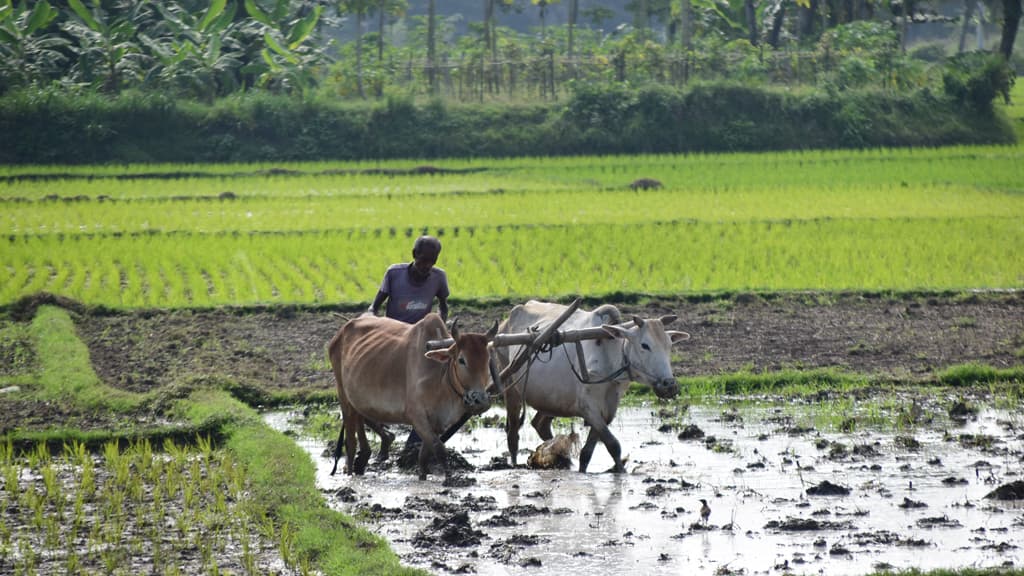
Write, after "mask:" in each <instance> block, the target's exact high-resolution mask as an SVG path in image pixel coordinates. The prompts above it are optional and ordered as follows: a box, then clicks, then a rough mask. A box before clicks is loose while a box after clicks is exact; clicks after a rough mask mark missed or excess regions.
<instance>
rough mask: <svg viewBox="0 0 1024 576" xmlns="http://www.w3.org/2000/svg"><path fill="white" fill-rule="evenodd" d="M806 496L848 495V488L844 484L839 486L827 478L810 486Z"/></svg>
mask: <svg viewBox="0 0 1024 576" xmlns="http://www.w3.org/2000/svg"><path fill="white" fill-rule="evenodd" d="M807 495H808V496H849V495H850V489H849V488H847V487H846V486H840V485H838V484H833V483H831V482H829V481H828V480H825V481H824V482H822V483H821V484H818V485H817V486H811V487H810V488H808V489H807Z"/></svg>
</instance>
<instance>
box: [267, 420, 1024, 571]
mask: <svg viewBox="0 0 1024 576" xmlns="http://www.w3.org/2000/svg"><path fill="white" fill-rule="evenodd" d="M792 409H793V407H792V406H789V407H786V410H787V411H791V410H792ZM493 413H495V414H500V411H494V412H493ZM779 413H780V408H779V407H775V406H767V407H755V408H749V409H745V410H744V411H743V412H742V414H740V415H739V416H740V417H739V418H734V417H727V418H724V417H723V416H722V409H721V408H718V407H714V406H694V407H692V408H691V409H690V412H689V414H688V415H687V416H685V417H684V418H683V420H684V423H692V424H695V425H696V426H698V427H699V428H701V429H702V430H703V431H704V432H705V434H706V437H705V438H704V439H703V440H694V441H680V440H678V439H677V438H676V434H677V433H678V430H671V431H663V432H660V431H658V428H659V426H660V425H661V424H662V422H661V420H660V419H659V418H658V417H657V416H656V415H655V414H654V412H653V411H652V410H651V409H648V408H625V409H622V410H621V411H620V414H619V417H618V418H617V419H616V421H615V423H614V424H613V426H612V428H613V430H614V432H615V434H616V436H617V437H618V438H619V441H620V442H621V444H622V446H623V454H624V455H628V458H629V460H628V462H627V464H626V467H627V470H629V471H630V472H629V473H628V474H623V475H614V474H604V473H600V472H598V471H601V470H606V469H608V468H610V467H611V466H612V460H611V458H610V457H609V456H608V455H607V453H606V452H605V451H604V449H603V446H599V447H598V448H597V450H596V451H595V453H594V458H593V460H592V461H591V465H590V470H591V471H592V472H591V473H587V474H579V473H578V472H575V471H534V470H526V469H520V470H505V471H488V472H474V473H473V474H472V476H473V477H474V478H475V479H476V482H477V484H476V485H474V486H470V487H468V488H457V489H450V490H445V489H443V488H442V486H441V481H440V478H438V477H437V476H436V475H431V476H430V477H429V479H428V480H427V481H425V482H420V481H418V480H416V477H415V475H411V474H404V473H400V472H396V471H386V472H373V471H371V472H370V473H369V474H368V475H367V476H364V477H350V476H344V475H341V474H339V475H337V476H334V477H332V476H329V475H328V472H329V471H330V468H331V465H332V461H331V459H330V458H324V457H322V456H321V453H322V452H323V451H324V449H325V446H324V444H323V443H319V442H313V441H308V440H300V443H301V444H302V446H303V447H304V448H305V449H306V450H307V451H309V453H310V455H311V457H312V458H313V460H314V462H316V463H317V468H318V474H317V481H318V483H319V485H320V486H321V488H322V489H324V490H325V491H327V492H334V491H335V490H337V489H338V488H341V487H349V488H352V489H353V490H354V491H355V493H356V495H357V498H358V500H357V501H356V502H354V503H346V502H341V501H339V500H338V499H335V498H330V500H331V505H332V506H335V507H337V508H338V509H340V510H343V511H345V512H348V513H355V512H356V510H357V509H358V508H365V507H368V506H371V505H373V504H379V505H380V506H384V507H387V508H401V507H403V506H404V505H405V503H406V500H407V498H411V497H419V498H424V499H429V500H439V501H444V502H460V501H461V500H462V499H463V498H464V497H465V496H466V495H467V494H468V495H472V496H474V497H477V498H479V497H483V496H489V497H493V498H494V499H495V505H494V507H493V508H492V509H489V510H479V511H472V512H470V519H471V524H472V526H473V528H474V529H480V530H482V531H483V532H484V533H486V535H487V536H486V537H485V538H484V539H483V541H482V543H481V544H480V545H478V546H476V547H471V548H470V549H462V548H459V549H449V550H446V551H445V550H439V551H438V550H424V549H418V548H415V547H414V546H413V544H412V540H413V538H414V537H415V536H416V534H417V532H419V531H420V530H422V529H423V527H424V526H426V525H428V524H429V523H430V522H431V521H432V520H433V519H434V518H435V517H436V514H434V513H431V512H429V511H417V512H416V513H415V514H412V516H413V517H412V518H409V517H406V516H402V517H401V518H396V519H391V520H389V519H387V517H386V516H385V519H383V520H381V521H380V522H378V523H372V524H370V525H369V526H368V527H369V528H370V529H371V530H374V531H376V532H377V533H379V534H381V535H382V536H384V537H386V538H388V539H389V540H390V541H391V542H392V546H393V548H394V549H395V551H396V552H397V553H398V554H399V555H400V556H401V557H402V558H403V561H405V562H406V563H408V564H411V565H416V566H420V567H424V568H428V569H430V570H432V571H435V572H438V571H440V572H443V571H444V569H443V568H440V569H439V568H438V567H437V566H439V565H440V566H447V567H448V568H450V569H453V570H454V569H456V568H458V567H460V566H462V565H464V564H468V565H469V566H470V567H471V568H472V569H473V570H475V571H476V573H478V574H513V573H529V574H558V575H565V574H585V575H591V574H594V573H602V574H605V573H612V572H618V571H628V572H629V573H643V574H659V573H660V574H678V573H699V574H710V573H714V572H716V571H719V572H720V573H729V571H732V572H736V573H738V572H739V571H745V572H746V573H748V574H750V573H757V572H761V573H764V572H771V571H778V570H787V569H788V570H792V571H796V572H801V573H809V572H823V573H844V574H856V573H867V572H871V571H873V570H875V569H877V568H880V567H888V568H891V569H894V570H901V569H909V568H921V569H932V568H951V567H954V568H955V567H968V566H971V567H995V566H1004V565H1007V563H1012V564H1013V565H1016V566H1020V564H1021V562H1022V561H1024V553H1022V550H1021V548H1022V547H1024V540H1022V537H1021V536H1020V534H1021V533H1022V530H1021V529H1022V527H1024V514H1022V513H1021V510H1020V509H1019V508H1016V507H1014V506H1010V505H1007V504H1005V503H999V502H993V501H989V500H985V499H983V496H984V495H985V494H987V493H988V492H990V491H991V490H993V489H994V488H995V487H997V486H998V484H1002V483H1007V482H1011V481H1013V480H1016V479H1018V478H1019V474H1020V471H1021V454H1022V440H1021V438H1020V437H1018V436H1015V434H1014V430H1015V429H1018V428H1019V426H1017V427H1016V428H1015V427H1014V426H1012V425H1008V424H1007V423H1012V422H1014V421H1016V422H1019V421H1020V415H1019V414H1018V415H1014V414H1009V413H1007V412H1006V411H999V410H991V409H989V410H984V411H982V412H981V413H980V414H979V415H978V417H977V419H975V420H972V421H969V422H967V423H965V424H964V425H963V426H962V427H960V428H956V429H950V428H946V427H945V426H946V425H943V426H944V427H943V428H941V429H940V428H921V427H918V428H916V429H914V430H913V431H909V432H908V431H905V432H901V433H899V434H894V433H891V432H878V431H857V432H853V433H818V432H814V431H810V432H805V433H798V434H791V433H789V432H788V431H786V430H785V429H783V428H782V427H780V425H779ZM267 421H268V422H269V423H271V425H272V426H274V427H275V428H277V429H286V428H288V427H289V424H288V415H287V414H283V413H277V414H271V415H268V416H267ZM709 436H713V437H714V438H715V441H714V442H709V441H708V439H707V437H709ZM522 438H523V439H522V441H521V446H528V447H533V446H536V445H538V444H539V443H540V439H539V438H537V437H536V435H535V434H534V432H533V430H531V429H530V428H529V426H528V425H527V426H524V428H523V430H522ZM979 439H980V440H979ZM911 440H913V442H911ZM449 446H451V447H452V448H455V449H456V450H459V451H460V452H461V453H462V454H463V455H464V456H465V457H466V458H467V460H469V461H470V462H471V463H472V464H474V465H475V466H483V465H485V464H487V463H488V462H490V460H491V458H492V457H493V456H496V455H500V454H503V453H504V452H505V450H506V445H505V437H504V434H503V432H502V430H501V429H499V428H477V429H474V430H472V431H471V432H468V433H467V432H463V433H460V434H458V435H456V436H455V437H454V438H452V440H451V441H450V442H449ZM522 460H525V458H523V459H522ZM826 480H827V481H829V482H831V483H833V484H835V485H839V486H842V487H847V488H849V489H850V494H849V495H847V496H809V495H808V494H807V489H808V488H810V487H812V486H817V485H819V484H821V483H822V482H823V481H826ZM687 483H688V484H691V485H694V486H693V487H690V488H684V486H686V485H687ZM654 487H660V488H657V489H654ZM700 498H705V499H707V500H708V502H709V504H710V506H711V509H712V512H711V516H710V518H709V522H708V526H707V529H704V528H703V527H702V526H700V516H699V509H700V505H701V504H700V502H699V499H700ZM907 500H910V501H912V502H914V503H918V504H920V505H921V506H920V507H915V506H914V505H906V501H907ZM513 505H519V506H523V505H531V506H535V507H538V508H542V507H547V508H549V509H550V510H553V511H555V510H561V511H562V512H560V513H551V514H538V515H524V516H520V517H517V518H516V520H517V521H518V522H519V524H518V525H516V526H510V527H497V526H485V525H484V523H485V522H486V520H488V519H490V518H492V517H494V516H496V515H497V514H499V513H500V512H501V511H502V510H503V509H505V508H508V507H509V506H513ZM563 509H567V510H563ZM770 523H775V524H779V525H786V526H790V527H794V526H797V527H803V528H807V529H803V530H780V529H772V528H769V527H768V526H769V524H770ZM815 527H816V529H810V528H815ZM516 535H519V536H522V535H533V536H536V537H537V543H536V544H535V545H528V546H520V547H518V548H515V549H514V553H513V554H511V555H509V554H507V553H506V554H505V555H499V554H496V553H495V552H494V551H493V549H492V547H493V546H494V545H495V544H496V543H498V542H503V541H505V540H507V539H509V538H511V537H513V536H516ZM506 552H507V549H506ZM474 554H475V556H476V557H473V555H474ZM527 561H529V562H527ZM434 562H438V563H440V564H433V563H434ZM538 564H539V565H538ZM523 566H528V567H523Z"/></svg>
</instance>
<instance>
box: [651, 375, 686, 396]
mask: <svg viewBox="0 0 1024 576" xmlns="http://www.w3.org/2000/svg"><path fill="white" fill-rule="evenodd" d="M651 388H653V389H654V395H655V396H657V397H658V398H661V399H666V398H675V397H676V396H678V395H679V382H678V381H676V379H675V378H663V379H661V380H658V381H657V382H655V383H654V384H653V385H652V386H651Z"/></svg>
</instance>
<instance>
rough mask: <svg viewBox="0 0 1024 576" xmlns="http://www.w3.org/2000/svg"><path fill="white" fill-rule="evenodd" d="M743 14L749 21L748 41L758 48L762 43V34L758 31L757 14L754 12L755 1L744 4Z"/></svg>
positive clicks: (749, 0)
mask: <svg viewBox="0 0 1024 576" xmlns="http://www.w3.org/2000/svg"><path fill="white" fill-rule="evenodd" d="M743 13H744V15H745V16H746V19H747V29H748V30H749V34H748V36H747V39H748V40H750V43H751V44H753V45H754V46H757V44H758V42H759V41H760V36H761V35H760V34H758V31H757V12H756V11H755V10H754V0H744V2H743Z"/></svg>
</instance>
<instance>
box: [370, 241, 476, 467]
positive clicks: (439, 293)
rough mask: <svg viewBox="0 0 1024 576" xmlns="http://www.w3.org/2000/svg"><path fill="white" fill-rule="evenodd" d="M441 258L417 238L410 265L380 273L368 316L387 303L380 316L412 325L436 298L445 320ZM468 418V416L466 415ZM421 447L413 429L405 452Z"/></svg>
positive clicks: (436, 245)
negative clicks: (438, 264) (438, 259)
mask: <svg viewBox="0 0 1024 576" xmlns="http://www.w3.org/2000/svg"><path fill="white" fill-rule="evenodd" d="M440 254H441V241H440V240H438V239H437V238H435V237H433V236H420V237H419V238H417V239H416V243H415V244H413V246H412V262H409V263H405V262H402V263H399V264H392V265H391V266H389V267H388V270H387V272H385V273H384V280H383V281H382V282H381V283H380V290H378V291H377V297H376V298H374V299H373V304H371V305H370V309H369V310H368V311H369V313H371V314H373V315H374V316H376V315H377V314H378V312H379V311H380V307H381V306H383V305H384V302H385V301H387V307H386V308H385V309H384V315H385V316H387V317H388V318H394V319H395V320H399V321H401V322H407V323H409V324H415V323H417V322H419V321H420V320H422V319H423V317H424V316H426V315H427V314H429V313H430V311H431V309H432V308H433V306H434V298H437V312H438V314H439V315H440V316H441V319H442V320H445V321H447V320H448V294H449V292H448V276H447V274H445V272H444V270H443V269H441V268H437V267H436V266H434V265H435V264H437V257H438V256H439V255H440ZM467 418H468V414H467ZM465 422H466V420H465V419H463V420H462V421H460V422H456V423H455V424H454V425H453V426H452V427H451V428H449V429H448V430H447V431H446V432H445V437H446V438H448V437H450V436H451V435H452V434H454V433H455V432H456V431H457V430H458V429H459V428H460V427H461V426H462V425H463V424H465ZM422 443H423V440H422V439H421V438H420V435H419V434H417V433H416V430H415V429H413V430H412V431H411V432H409V437H408V438H407V439H406V440H405V448H404V449H403V450H409V449H411V448H412V447H413V446H416V447H418V446H419V445H420V444H422Z"/></svg>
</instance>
